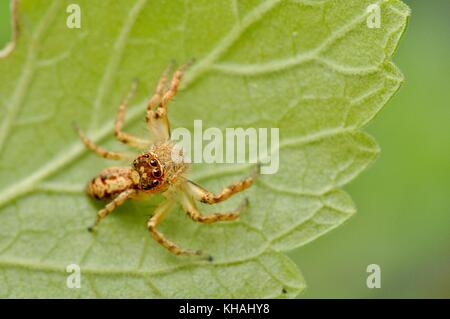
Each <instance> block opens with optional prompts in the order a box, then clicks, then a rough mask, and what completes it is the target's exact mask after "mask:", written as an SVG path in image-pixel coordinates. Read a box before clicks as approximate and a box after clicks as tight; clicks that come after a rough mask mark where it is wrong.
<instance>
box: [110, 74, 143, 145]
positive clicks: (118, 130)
mask: <svg viewBox="0 0 450 319" xmlns="http://www.w3.org/2000/svg"><path fill="white" fill-rule="evenodd" d="M136 88H137V80H134V81H133V83H132V85H131V88H130V90H129V92H128V94H127V96H126V97H125V98H124V99H123V100H122V102H121V103H120V106H119V110H118V112H117V117H116V122H115V124H114V134H115V136H116V138H117V139H118V140H119V141H120V142H122V143H124V144H128V145H130V146H133V147H136V148H140V149H146V148H148V146H149V144H150V143H149V141H146V140H144V139H141V138H138V137H135V136H133V135H131V134H128V133H125V132H122V126H123V121H124V119H125V110H126V108H127V105H128V102H129V101H130V100H131V99H132V98H133V96H134V94H135V92H136Z"/></svg>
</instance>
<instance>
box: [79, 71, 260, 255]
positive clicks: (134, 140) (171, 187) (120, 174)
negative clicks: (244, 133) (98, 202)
mask: <svg viewBox="0 0 450 319" xmlns="http://www.w3.org/2000/svg"><path fill="white" fill-rule="evenodd" d="M183 69H184V67H181V68H180V69H178V70H176V72H175V73H174V75H173V78H172V82H171V83H170V87H169V88H168V89H166V88H165V83H166V78H167V75H166V72H164V74H163V76H162V77H161V79H160V81H159V83H158V86H157V88H156V92H155V94H154V96H153V97H152V98H151V99H150V101H149V102H148V105H147V114H146V120H147V124H148V128H149V130H150V133H151V135H152V142H150V141H148V140H145V139H141V138H138V137H135V136H132V135H130V134H127V133H125V132H123V131H122V125H123V121H124V117H125V109H126V106H127V104H128V100H129V99H130V98H131V97H132V95H133V93H134V90H135V88H136V86H135V85H133V88H132V90H131V91H130V93H129V94H128V95H127V97H126V98H125V99H124V100H123V101H122V103H121V104H120V107H119V112H118V113H117V118H116V122H115V126H114V133H115V135H116V137H117V139H118V140H119V141H121V142H123V143H125V144H128V145H130V146H133V147H136V148H139V149H142V150H144V152H143V153H141V154H140V155H138V156H137V157H135V158H134V159H130V158H129V157H128V156H127V155H125V154H122V153H118V152H110V151H107V150H105V149H103V148H101V147H99V146H97V145H96V144H95V143H94V142H92V141H91V140H89V139H88V138H87V137H86V136H85V135H84V134H83V133H82V132H81V131H80V129H79V128H78V127H77V130H78V133H79V135H80V138H81V140H82V141H83V143H84V144H85V145H86V147H87V148H89V149H90V150H92V151H94V152H95V153H96V154H97V155H99V156H102V157H104V158H107V159H113V160H121V159H129V160H132V163H131V167H109V168H106V169H104V170H102V171H101V172H100V173H99V174H98V175H97V176H95V177H94V178H93V179H92V180H91V181H90V182H89V183H88V185H87V187H86V191H87V193H88V195H90V196H92V197H94V198H96V199H107V200H111V201H110V202H109V203H108V204H107V205H106V206H105V207H104V208H103V209H101V210H99V211H98V213H97V218H96V220H95V223H94V224H93V225H92V226H91V227H89V229H90V230H93V229H94V227H95V226H96V225H97V224H98V223H99V222H100V221H101V220H102V219H103V218H105V217H106V216H108V214H109V213H111V212H112V211H113V210H114V209H115V208H116V207H117V206H119V205H121V204H123V203H124V202H125V201H126V200H127V199H131V198H139V197H141V196H140V195H151V194H155V193H161V194H162V195H163V196H164V197H165V198H166V201H164V202H163V203H161V204H160V205H159V206H158V207H157V208H156V210H155V212H154V214H153V216H152V217H151V218H150V219H149V221H148V223H147V227H148V229H149V231H150V234H151V235H152V237H153V238H154V239H155V240H156V241H157V242H158V243H160V244H161V245H163V246H164V247H165V248H166V249H168V250H169V251H170V252H172V253H174V254H176V255H179V254H191V255H192V254H193V255H202V254H203V253H202V252H201V251H199V250H189V249H183V248H181V247H179V246H178V245H176V244H174V243H172V242H171V241H169V240H168V239H166V238H165V237H164V236H163V234H161V233H160V232H159V231H158V230H157V229H156V226H157V225H158V224H159V223H160V222H161V221H162V220H163V218H164V217H165V215H166V214H167V213H168V212H169V210H170V209H171V208H172V207H173V204H174V203H175V200H179V202H180V204H181V207H182V208H183V209H184V211H185V212H186V214H187V215H188V216H189V217H190V218H191V219H193V220H194V221H197V222H200V223H205V224H209V223H214V222H217V221H226V220H228V221H230V220H235V219H237V218H238V217H239V213H240V211H241V209H242V208H243V205H240V206H239V207H238V208H237V209H236V210H234V211H232V212H227V213H214V214H209V215H202V214H201V213H200V212H199V210H198V208H197V206H196V204H195V201H200V202H203V203H206V204H216V203H219V202H222V201H224V200H226V199H228V198H229V197H231V196H232V195H234V194H236V193H238V192H241V191H243V190H244V189H246V188H248V187H250V186H251V185H252V183H253V181H254V178H255V176H254V175H252V176H249V177H247V178H245V179H244V180H242V181H240V182H237V183H234V184H232V185H230V186H228V187H226V188H224V189H223V190H222V192H220V193H219V194H214V193H211V192H209V191H207V190H206V189H204V188H203V187H201V186H200V185H198V184H196V183H194V182H192V181H190V180H188V179H187V178H186V177H185V176H184V175H185V173H186V171H187V168H188V166H187V164H186V163H185V162H184V161H183V160H182V155H183V154H182V153H181V150H178V149H177V148H175V145H174V143H173V142H172V141H171V140H170V127H169V120H168V118H167V104H168V102H169V101H170V100H171V99H172V98H173V97H174V95H175V93H176V92H177V89H178V85H179V84H180V81H181V77H182V74H183ZM174 155H175V156H174ZM243 203H244V204H245V203H247V201H246V200H245V201H244V202H243Z"/></svg>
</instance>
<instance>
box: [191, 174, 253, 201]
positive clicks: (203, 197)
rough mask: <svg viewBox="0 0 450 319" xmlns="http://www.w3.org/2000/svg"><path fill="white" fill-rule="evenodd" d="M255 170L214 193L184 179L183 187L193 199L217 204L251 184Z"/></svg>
mask: <svg viewBox="0 0 450 319" xmlns="http://www.w3.org/2000/svg"><path fill="white" fill-rule="evenodd" d="M257 171H258V170H255V172H253V173H252V174H251V175H250V176H248V177H247V178H245V179H243V180H241V181H239V182H236V183H233V184H231V185H228V186H227V187H225V188H224V189H223V190H222V191H221V192H220V193H218V194H214V193H212V192H210V191H208V190H207V189H205V188H203V187H202V186H200V185H198V184H197V183H195V182H193V181H190V180H187V181H186V183H185V185H186V188H185V189H186V191H187V192H188V193H189V194H191V195H192V197H194V199H196V200H198V201H200V202H202V203H207V204H217V203H220V202H222V201H224V200H227V199H228V198H230V197H231V196H233V195H234V194H236V193H239V192H242V191H243V190H245V189H247V188H249V187H250V186H252V184H253V182H254V181H255V178H256V174H257Z"/></svg>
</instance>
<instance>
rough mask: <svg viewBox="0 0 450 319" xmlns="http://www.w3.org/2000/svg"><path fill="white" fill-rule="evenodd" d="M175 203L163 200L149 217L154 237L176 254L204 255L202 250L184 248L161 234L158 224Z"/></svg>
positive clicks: (149, 224)
mask: <svg viewBox="0 0 450 319" xmlns="http://www.w3.org/2000/svg"><path fill="white" fill-rule="evenodd" d="M173 205H174V202H173V200H172V199H167V201H165V202H163V203H162V204H160V206H158V207H157V208H156V210H155V213H154V215H153V216H152V217H151V218H150V219H149V221H148V223H147V227H148V230H149V232H150V234H151V236H152V237H153V239H155V240H156V241H157V242H158V243H159V244H161V245H162V246H163V247H164V248H166V249H167V250H168V251H170V252H171V253H172V254H175V255H182V254H184V255H203V253H202V252H201V251H200V250H190V249H184V248H181V247H180V246H178V245H177V244H175V243H173V242H171V241H170V240H168V239H167V238H166V237H164V235H163V234H161V233H160V232H159V231H158V230H157V229H156V226H158V224H159V223H161V222H162V220H163V219H164V217H165V216H166V215H167V213H168V212H169V211H170V210H171V209H172V207H173Z"/></svg>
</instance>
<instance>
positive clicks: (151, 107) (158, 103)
mask: <svg viewBox="0 0 450 319" xmlns="http://www.w3.org/2000/svg"><path fill="white" fill-rule="evenodd" d="M188 65H189V63H187V64H184V65H183V66H181V67H180V68H178V69H177V70H176V71H175V72H174V74H173V77H172V81H171V83H170V86H169V88H168V90H167V91H166V92H164V88H165V85H166V82H167V73H168V71H169V69H170V68H171V66H170V65H169V67H168V68H167V69H166V70H165V71H164V72H163V74H162V76H161V78H160V80H159V82H158V85H157V87H156V91H155V94H154V95H153V97H152V98H151V99H150V100H149V102H148V105H147V117H146V119H147V125H148V128H149V130H150V132H151V134H152V137H153V139H154V142H156V143H157V142H163V141H167V140H168V139H169V138H170V124H169V120H168V118H167V104H168V103H169V101H170V100H172V99H173V97H174V96H175V94H176V93H177V91H178V87H179V85H180V82H181V78H182V76H183V72H184V70H185V69H186V68H187V67H188ZM155 107H156V108H155Z"/></svg>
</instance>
